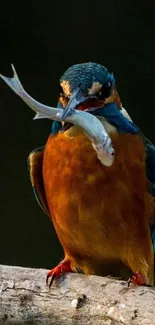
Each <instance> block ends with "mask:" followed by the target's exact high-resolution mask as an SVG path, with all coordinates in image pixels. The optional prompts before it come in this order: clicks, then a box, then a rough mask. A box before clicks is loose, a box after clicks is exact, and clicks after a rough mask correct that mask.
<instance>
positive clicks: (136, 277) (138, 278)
mask: <svg viewBox="0 0 155 325" xmlns="http://www.w3.org/2000/svg"><path fill="white" fill-rule="evenodd" d="M131 283H133V284H134V285H135V286H136V285H144V284H146V282H145V279H144V277H143V276H142V275H141V274H140V273H139V272H135V273H134V274H133V275H132V277H131V278H130V279H129V280H128V287H129V285H130V284H131Z"/></svg>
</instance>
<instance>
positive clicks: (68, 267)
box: [46, 261, 72, 288]
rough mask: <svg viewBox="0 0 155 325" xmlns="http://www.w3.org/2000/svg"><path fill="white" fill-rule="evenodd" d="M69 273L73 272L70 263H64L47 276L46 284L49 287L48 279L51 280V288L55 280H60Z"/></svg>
mask: <svg viewBox="0 0 155 325" xmlns="http://www.w3.org/2000/svg"><path fill="white" fill-rule="evenodd" d="M68 272H72V269H71V265H70V261H62V262H61V263H60V264H59V265H57V266H56V267H54V268H53V269H52V270H51V271H50V272H49V273H48V274H47V278H46V284H47V285H48V279H49V278H51V280H50V283H49V288H50V287H51V285H52V283H53V281H54V279H55V278H59V277H60V276H61V275H62V274H65V273H68Z"/></svg>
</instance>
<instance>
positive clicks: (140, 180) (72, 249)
mask: <svg viewBox="0 0 155 325" xmlns="http://www.w3.org/2000/svg"><path fill="white" fill-rule="evenodd" d="M1 77H2V76H1ZM3 79H4V80H5V81H6V82H7V83H8V84H9V83H10V80H9V81H8V78H6V77H3ZM12 80H13V79H12ZM13 81H14V80H13ZM12 84H15V83H14V82H12ZM9 85H10V84H9ZM13 87H14V85H13V86H12V88H13ZM17 88H18V87H16V90H15V89H14V91H15V92H16V93H17V94H18V95H19V96H20V97H21V96H22V95H21V94H22V92H20V91H19V90H18V89H17ZM23 97H24V96H23ZM25 101H26V100H25ZM27 104H28V105H29V106H30V107H31V108H33V107H34V106H35V107H37V106H38V107H39V105H40V104H37V102H36V101H35V102H34V103H33V105H32V104H30V103H28V101H27ZM57 107H58V109H60V111H62V114H61V121H62V122H61V121H60V120H59V121H55V120H54V122H53V124H52V127H51V132H50V135H49V137H48V140H47V143H46V145H45V146H44V147H41V148H39V149H35V150H33V151H32V152H31V153H30V155H29V157H28V165H29V172H30V179H31V183H32V187H33V191H34V194H35V196H36V198H37V201H38V203H39V204H40V206H41V207H42V209H43V210H44V212H45V213H46V214H47V215H48V216H49V217H50V218H51V220H52V222H53V225H54V228H55V231H56V233H57V236H58V238H59V241H60V243H61V245H62V247H63V250H64V259H63V260H62V261H61V262H60V263H59V264H58V265H57V266H56V267H54V268H53V269H51V271H49V273H48V275H47V279H46V280H47V284H49V286H51V285H52V283H53V281H54V279H57V278H59V277H60V276H61V275H63V274H65V273H68V272H80V273H84V274H91V275H99V276H106V275H111V276H115V277H121V278H123V279H128V278H129V282H128V283H130V282H133V283H134V284H146V285H151V286H153V285H154V242H153V238H154V237H155V236H154V237H153V236H152V234H154V197H153V195H152V193H151V191H150V190H149V188H150V181H149V179H148V176H147V172H146V165H147V164H146V160H147V154H146V152H147V150H146V147H147V146H146V143H149V141H148V142H147V140H146V139H145V137H143V135H142V133H141V131H140V129H139V128H138V127H137V126H136V125H135V124H134V123H133V122H132V120H131V118H130V116H129V115H128V113H127V111H126V110H125V109H124V108H123V107H122V103H121V100H120V96H119V94H118V91H117V88H116V82H115V78H114V75H113V74H112V73H109V71H108V70H107V68H106V67H104V66H102V65H100V64H97V63H94V62H88V63H79V64H75V65H73V66H71V67H69V68H68V69H67V70H66V71H65V73H64V74H63V75H62V77H61V78H60V96H59V99H58V105H57ZM75 110H76V111H78V112H83V113H85V112H87V115H86V116H87V117H88V118H89V116H90V115H91V116H95V118H96V119H98V120H99V121H100V122H101V123H102V125H103V126H104V128H105V130H106V132H107V134H108V136H109V137H110V139H111V141H112V146H113V148H114V152H115V159H114V162H113V163H112V164H111V163H110V164H109V165H104V164H103V163H102V161H101V160H100V159H99V156H98V155H96V151H95V150H94V146H92V143H91V141H90V139H89V138H88V136H87V134H86V133H85V132H84V130H83V128H82V127H81V126H80V127H79V125H74V123H72V122H70V121H72V119H71V117H72V116H73V115H74V112H75ZM69 117H70V118H69ZM68 121H69V122H68ZM91 127H92V131H93V124H92V126H91ZM95 141H96V139H95ZM94 143H95V142H94ZM151 152H152V151H151ZM149 161H150V160H149ZM151 228H152V229H153V230H152V232H151Z"/></svg>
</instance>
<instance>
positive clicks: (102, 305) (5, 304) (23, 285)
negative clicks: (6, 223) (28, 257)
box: [0, 265, 155, 325]
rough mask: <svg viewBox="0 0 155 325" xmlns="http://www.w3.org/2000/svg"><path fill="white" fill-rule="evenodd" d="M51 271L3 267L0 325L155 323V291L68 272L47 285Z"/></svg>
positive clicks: (122, 282) (130, 324) (137, 324)
mask: <svg viewBox="0 0 155 325" xmlns="http://www.w3.org/2000/svg"><path fill="white" fill-rule="evenodd" d="M47 272H48V271H47V270H42V269H31V268H23V267H14V266H5V265H0V325H1V324H4V325H8V324H15V325H19V324H27V325H70V324H71V325H87V324H88V325H110V324H111V325H118V324H126V325H149V324H151V325H154V324H155V312H154V310H155V290H154V288H148V287H143V286H141V287H135V288H134V287H132V286H131V287H130V288H128V287H127V283H126V282H124V281H119V280H115V279H112V278H109V277H107V278H102V277H98V276H87V275H81V274H68V275H67V276H66V277H65V278H64V279H62V280H61V281H59V282H58V281H57V282H54V284H53V285H52V287H51V289H49V288H48V287H47V286H46V283H45V278H46V275H47Z"/></svg>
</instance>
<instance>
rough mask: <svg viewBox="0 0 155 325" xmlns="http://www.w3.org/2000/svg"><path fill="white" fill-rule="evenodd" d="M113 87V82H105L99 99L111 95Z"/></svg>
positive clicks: (99, 93)
mask: <svg viewBox="0 0 155 325" xmlns="http://www.w3.org/2000/svg"><path fill="white" fill-rule="evenodd" d="M111 88H112V85H111V82H107V83H105V84H104V85H103V86H102V88H101V89H100V91H99V92H98V94H97V96H98V98H99V99H105V98H108V97H109V96H110V95H111Z"/></svg>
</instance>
